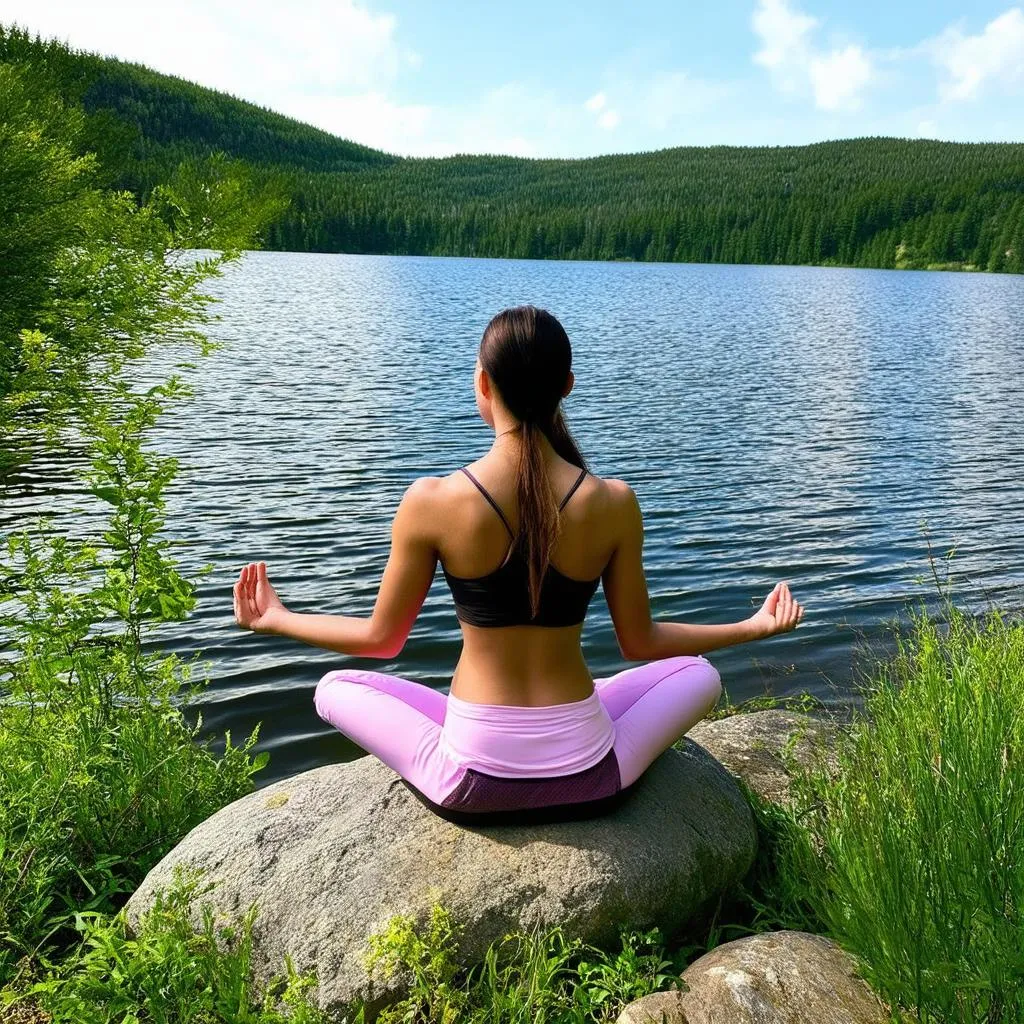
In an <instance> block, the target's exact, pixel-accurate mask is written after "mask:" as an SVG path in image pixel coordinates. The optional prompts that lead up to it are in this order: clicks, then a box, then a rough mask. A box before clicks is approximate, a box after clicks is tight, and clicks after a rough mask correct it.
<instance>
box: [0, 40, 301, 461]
mask: <svg viewBox="0 0 1024 1024" xmlns="http://www.w3.org/2000/svg"><path fill="white" fill-rule="evenodd" d="M11 38H12V37H11V36H10V35H7V34H5V31H4V30H3V29H2V28H0V61H2V60H3V58H4V56H5V53H6V55H7V56H8V57H9V56H10V53H9V52H6V51H9V50H10V45H9V44H10V41H11ZM5 43H6V44H7V45H6V47H5V45H4V44H5ZM54 45H56V44H54ZM48 52H49V53H50V54H51V56H53V55H55V54H57V53H59V52H64V51H61V50H60V48H59V47H57V48H56V49H53V48H52V47H51V49H50V50H49V51H48ZM74 70H75V69H74V65H73V62H71V61H70V60H65V61H63V62H57V61H55V60H51V61H47V60H44V59H40V60H37V61H25V62H21V63H19V64H17V65H16V66H15V65H11V64H8V63H0V435H2V436H4V438H5V440H7V439H11V441H12V442H13V441H14V440H15V439H18V438H20V437H21V435H23V434H25V433H26V432H27V433H28V434H30V435H35V434H38V433H39V432H40V431H41V430H43V431H46V432H48V439H49V441H50V443H54V442H55V441H56V434H57V432H59V430H60V428H61V427H62V425H63V423H64V418H65V417H66V416H68V415H72V414H73V412H74V410H75V409H77V408H87V407H88V406H89V405H90V403H91V402H92V398H93V391H94V390H95V389H96V388H99V389H100V390H101V391H102V388H103V381H104V380H105V378H106V376H107V374H109V373H116V372H117V370H118V366H119V364H120V363H121V362H123V361H124V360H126V359H134V358H137V357H139V356H141V355H142V354H143V352H145V351H146V349H147V348H148V347H149V346H151V345H153V344H154V343H156V342H159V341H161V340H173V341H176V342H179V343H180V342H181V341H184V340H187V341H191V342H192V343H194V344H198V345H200V346H202V345H203V344H205V339H204V338H203V336H202V335H201V333H200V332H199V328H200V327H201V326H202V325H204V324H205V323H208V322H209V320H210V319H211V315H210V312H209V307H210V303H211V299H210V297H209V296H208V295H206V294H204V293H203V292H201V291H200V290H199V287H200V285H201V284H202V282H203V281H205V280H207V279H208V278H210V277H211V276H215V275H216V274H218V273H219V272H220V270H221V267H222V266H223V265H224V263H225V262H226V261H227V260H229V259H231V258H232V256H233V255H234V254H235V251H236V250H237V248H239V247H241V246H243V245H248V244H252V243H253V241H254V240H255V238H256V237H257V234H258V231H259V229H260V228H261V227H262V225H263V224H264V223H265V222H266V221H268V220H270V219H273V218H275V217H277V216H279V215H280V212H281V210H282V209H283V199H282V197H281V194H280V191H279V190H277V189H275V188H274V187H273V186H267V187H263V186H260V185H257V183H256V182H255V179H254V176H253V173H252V171H251V170H250V169H249V168H248V167H247V166H245V165H243V164H242V163H240V162H239V161H231V160H228V159H227V158H225V157H224V156H223V155H218V154H207V155H205V156H204V157H203V158H202V159H198V158H197V159H191V160H189V161H187V162H185V163H182V164H180V165H179V164H174V165H166V166H164V167H163V169H162V173H163V177H162V178H161V180H160V182H159V184H157V185H155V186H154V188H153V189H152V192H153V195H152V196H151V199H150V202H148V203H147V204H144V205H141V206H140V204H139V202H138V201H137V199H136V198H135V197H134V196H133V195H132V194H131V193H129V192H117V191H112V190H110V189H109V188H107V187H105V182H104V174H103V169H102V167H101V166H100V165H99V163H98V161H97V158H96V155H95V153H93V152H90V151H89V150H88V148H87V147H88V144H89V142H90V141H91V140H92V139H94V138H95V136H96V124H95V122H94V121H90V118H89V117H88V115H86V113H85V112H84V110H83V109H82V108H81V107H80V106H79V105H77V104H76V102H75V100H74V95H75V92H76V79H75V76H74V74H73V72H74ZM107 134H108V135H110V134H111V133H110V132H107ZM113 134H115V135H116V133H113ZM199 246H205V247H211V248H217V249H221V250H223V251H222V252H220V253H216V254H210V255H205V256H195V255H192V256H186V254H185V253H184V252H183V251H182V250H183V249H184V248H186V247H199ZM15 447H16V446H15V444H14V443H11V444H4V445H3V447H2V451H0V473H2V472H3V470H4V468H5V467H4V465H3V461H4V460H5V459H6V460H10V459H11V458H12V454H13V451H14V449H15Z"/></svg>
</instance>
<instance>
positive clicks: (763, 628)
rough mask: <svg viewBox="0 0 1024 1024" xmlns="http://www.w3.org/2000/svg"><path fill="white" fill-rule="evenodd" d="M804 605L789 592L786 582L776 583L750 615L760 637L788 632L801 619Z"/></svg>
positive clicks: (794, 627)
mask: <svg viewBox="0 0 1024 1024" xmlns="http://www.w3.org/2000/svg"><path fill="white" fill-rule="evenodd" d="M803 618H804V606H803V605H802V604H800V603H799V602H798V601H797V599H796V598H795V597H794V596H793V595H792V594H791V593H790V591H789V584H788V583H776V584H775V589H774V590H773V591H772V592H771V593H770V594H769V595H768V596H767V597H766V598H765V599H764V604H762V605H761V608H760V610H759V611H758V612H756V613H755V614H754V615H752V616H751V617H750V620H749V621H750V622H751V623H752V624H753V626H754V629H755V630H756V632H757V636H758V637H760V638H764V637H768V636H775V634H776V633H788V632H789V631H790V630H791V629H796V627H797V626H798V625H799V624H800V623H801V622H802V621H803Z"/></svg>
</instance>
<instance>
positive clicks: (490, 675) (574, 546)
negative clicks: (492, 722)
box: [434, 453, 619, 706]
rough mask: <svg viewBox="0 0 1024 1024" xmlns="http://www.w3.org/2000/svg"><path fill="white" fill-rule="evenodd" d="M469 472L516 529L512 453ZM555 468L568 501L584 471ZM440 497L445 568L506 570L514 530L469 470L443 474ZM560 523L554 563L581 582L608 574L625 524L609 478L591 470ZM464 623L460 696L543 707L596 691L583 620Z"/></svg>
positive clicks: (468, 572)
mask: <svg viewBox="0 0 1024 1024" xmlns="http://www.w3.org/2000/svg"><path fill="white" fill-rule="evenodd" d="M469 469H470V470H471V471H472V473H473V475H474V476H475V477H476V478H477V479H478V480H479V481H480V483H481V484H483V485H484V487H486V489H487V491H488V492H489V493H490V495H491V497H492V498H493V499H494V500H495V501H496V502H497V503H498V505H499V506H500V507H501V510H502V512H503V513H504V515H505V517H506V518H507V519H508V521H509V524H510V525H511V527H512V528H513V530H515V529H516V528H517V527H518V518H517V515H518V513H517V508H516V505H517V501H516V486H515V475H514V470H513V468H512V463H511V460H510V459H509V458H508V456H507V455H502V454H498V453H488V455H486V456H484V458H482V459H480V460H479V461H477V462H475V463H473V464H471V466H470V467H469ZM547 469H548V480H549V482H550V484H551V488H552V491H553V493H554V494H555V496H556V498H557V499H559V500H560V499H561V497H562V496H563V495H565V494H567V493H568V492H569V491H570V489H571V488H572V486H573V484H574V483H575V482H576V479H577V477H578V476H579V468H578V467H577V466H574V465H572V464H571V463H569V462H566V461H565V460H563V459H560V458H558V457H557V456H554V457H553V458H552V459H551V460H550V461H549V463H548V466H547ZM434 499H435V502H436V508H437V515H436V518H435V519H434V521H435V523H436V527H437V535H436V542H435V543H436V548H437V553H438V557H439V559H440V561H441V562H442V563H443V564H444V566H445V568H447V569H448V571H449V572H451V573H453V574H455V575H457V576H462V577H472V578H475V577H481V576H485V575H487V574H488V573H491V572H493V571H494V570H495V569H497V568H498V566H499V565H500V564H501V563H502V561H503V559H504V557H505V555H506V553H507V551H508V547H509V535H508V532H507V530H506V528H505V526H504V524H503V523H502V521H501V519H500V518H499V516H498V515H497V513H496V512H495V510H494V509H493V508H492V507H491V506H490V504H489V503H488V502H487V500H486V498H485V497H484V496H483V495H482V494H481V493H480V491H479V490H478V489H477V488H476V487H475V486H474V485H473V483H472V482H471V481H470V480H469V479H468V478H467V477H466V476H465V474H463V473H460V472H457V473H453V474H451V475H450V476H448V477H444V478H443V479H441V480H438V481H437V487H436V488H435V490H434ZM560 522H561V529H560V534H559V538H558V541H557V543H556V545H555V547H554V550H553V552H552V557H551V562H552V565H553V566H554V567H555V568H556V569H558V570H559V571H560V572H561V573H563V574H564V575H566V576H568V577H570V578H572V579H577V580H593V579H596V578H598V577H600V576H602V574H603V573H604V571H605V568H606V566H607V565H608V561H609V559H610V557H611V555H612V553H613V551H614V549H615V546H616V539H617V536H618V529H619V527H618V517H617V515H616V502H615V501H614V497H613V495H612V493H611V489H610V488H609V482H607V481H605V480H602V479H601V478H600V477H595V476H593V475H591V474H588V475H587V476H586V477H584V479H583V482H582V483H581V484H580V486H579V487H578V489H577V490H576V491H575V493H574V494H573V495H572V497H571V500H570V501H569V502H568V504H567V505H566V506H565V508H564V509H563V511H562V512H561V514H560ZM460 625H461V628H462V635H463V650H462V655H461V657H460V659H459V662H458V664H457V665H456V668H455V673H454V675H453V677H452V688H451V692H452V693H453V694H454V695H455V696H456V697H460V698H462V699H463V700H469V701H474V702H477V703H484V704H512V705H521V706H538V705H549V704H560V703H569V702H572V701H577V700H583V699H584V698H585V697H587V696H589V695H590V693H592V692H593V688H594V684H593V677H592V676H591V674H590V671H589V669H588V668H587V665H586V662H585V661H584V658H583V652H582V649H581V647H580V634H581V632H582V626H581V625H579V626H563V627H551V626H503V627H489V628H481V627H477V626H473V625H470V624H469V623H466V622H462V623H460Z"/></svg>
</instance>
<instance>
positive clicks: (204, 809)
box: [0, 380, 266, 983]
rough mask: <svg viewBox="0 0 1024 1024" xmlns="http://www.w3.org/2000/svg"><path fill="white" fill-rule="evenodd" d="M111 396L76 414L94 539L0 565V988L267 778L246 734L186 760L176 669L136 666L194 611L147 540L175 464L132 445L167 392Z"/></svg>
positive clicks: (39, 532) (159, 518)
mask: <svg viewBox="0 0 1024 1024" xmlns="http://www.w3.org/2000/svg"><path fill="white" fill-rule="evenodd" d="M109 390H110V398H109V402H108V403H107V404H102V403H101V404H100V405H97V406H95V407H94V408H93V410H92V411H91V412H89V413H88V414H87V424H88V435H89V436H90V437H91V438H92V446H93V460H92V468H91V471H90V472H89V474H88V482H89V488H90V491H91V493H92V494H93V495H94V496H95V497H96V498H98V499H100V500H101V501H102V502H105V503H107V504H108V505H109V507H110V515H109V519H108V521H107V524H106V528H105V530H104V531H103V533H102V536H100V537H94V538H84V539H72V538H70V537H68V536H63V535H61V534H59V533H57V532H55V531H54V530H53V529H52V527H47V525H46V524H40V525H39V526H37V527H36V528H35V529H34V530H32V531H27V530H26V531H24V532H22V533H20V534H18V535H14V536H11V537H10V538H9V539H8V541H7V545H6V552H5V556H6V557H5V560H4V561H3V562H2V563H0V599H4V598H5V599H6V600H2V601H0V631H2V632H3V634H4V635H5V636H6V637H7V638H8V650H9V651H10V654H11V656H10V657H9V658H8V659H7V660H6V661H4V662H2V663H0V684H2V688H3V691H4V698H3V701H2V703H0V936H2V939H3V944H2V946H0V983H3V982H4V981H6V980H8V978H9V977H10V974H11V972H12V970H13V964H14V961H15V959H17V957H19V956H22V955H25V954H32V953H34V952H35V951H37V950H38V948H39V947H40V945H44V944H46V943H47V942H52V941H57V940H60V938H61V935H60V932H61V930H62V929H64V930H66V929H68V928H69V927H70V925H71V923H72V921H73V920H74V917H75V915H76V914H80V913H82V912H87V911H100V910H102V911H109V910H111V909H114V908H116V906H117V905H118V903H119V901H120V899H121V898H122V897H123V894H124V893H126V892H130V891H131V890H132V889H134V887H135V886H136V885H137V884H138V882H139V881H140V880H141V878H142V876H143V874H144V873H145V872H146V871H147V870H148V868H149V867H150V866H151V865H152V864H153V863H154V862H155V861H156V860H157V859H158V858H159V857H161V856H162V855H163V854H164V853H166V852H167V850H168V849H170V847H171V846H173V845H174V843H176V842H177V841H178V840H179V839H180V838H181V836H182V835H183V834H184V833H185V832H187V831H188V830H189V829H190V828H191V827H192V826H194V825H196V824H197V823H198V822H200V821H202V820H203V819H204V818H206V817H208V816H209V815H210V814H212V813H213V812H214V811H216V810H217V809H219V808H220V807H221V806H223V805H224V804H225V803H227V802H229V801H231V800H233V799H235V798H237V797H238V796H241V795H242V794H243V793H245V792H247V791H249V790H250V789H251V788H252V781H251V776H252V775H253V774H254V773H255V772H256V771H258V770H259V769H260V768H261V767H262V766H263V764H264V763H265V761H266V755H265V754H263V755H260V756H259V757H255V758H254V757H252V756H251V753H250V752H251V748H252V746H253V744H254V742H255V740H256V733H255V731H254V732H253V734H252V735H250V736H249V737H248V738H247V739H246V740H245V742H244V743H243V744H242V745H241V746H233V745H232V743H231V740H230V736H229V737H228V738H227V743H226V748H225V750H224V753H223V754H222V755H221V756H219V757H217V756H215V755H214V754H213V753H212V752H211V751H210V749H209V747H208V746H207V745H203V744H200V743H198V742H197V739H196V737H197V733H198V731H199V728H200V725H201V723H199V724H196V725H194V726H193V725H190V724H189V723H188V722H187V721H186V719H185V717H184V716H183V714H182V710H181V707H182V701H183V698H186V697H188V696H189V695H191V694H192V693H193V692H194V690H195V687H194V686H192V685H191V671H190V670H191V666H190V665H189V664H186V663H183V662H182V661H180V659H178V658H177V657H175V656H173V655H165V654H163V653H161V652H160V651H158V650H157V651H153V650H149V649H148V648H149V647H150V646H151V645H149V644H148V640H149V637H150V633H151V632H152V631H153V629H155V628H156V627H157V626H158V625H159V624H160V623H162V622H168V621H174V620H178V619H182V618H184V617H185V616H186V615H187V613H188V611H189V610H190V609H191V608H192V607H193V604H194V600H195V599H194V594H193V590H194V588H193V585H192V584H191V583H190V582H189V581H187V580H185V579H184V578H182V577H181V576H180V575H179V574H178V572H177V570H176V569H175V567H174V563H173V561H172V559H171V552H170V542H169V541H168V540H166V539H165V538H163V537H161V530H162V528H163V525H164V520H163V508H164V491H165V489H166V487H167V485H168V484H169V483H170V481H171V480H172V478H173V475H174V471H175V464H174V461H173V460H171V459H168V458H165V457H162V456H160V455H158V454H156V453H154V452H151V451H148V450H147V449H146V448H145V447H144V445H143V441H144V438H145V434H146V431H147V429H148V428H149V427H150V426H151V425H152V424H153V422H154V421H155V419H156V417H157V416H158V415H159V414H160V412H161V411H162V409H163V408H164V406H165V404H166V403H167V402H169V401H171V400H174V399H176V398H178V397H180V395H181V393H182V389H181V388H180V387H179V386H178V385H177V383H176V382H174V381H173V380H172V381H170V382H168V383H166V384H163V385H158V386H156V387H153V388H151V389H150V390H149V391H147V392H145V393H144V394H134V393H132V392H131V391H129V390H128V389H127V388H126V387H124V386H123V385H119V384H118V383H117V382H116V381H111V382H110V386H109ZM65 937H66V936H65Z"/></svg>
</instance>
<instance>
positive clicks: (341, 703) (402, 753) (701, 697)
mask: <svg viewBox="0 0 1024 1024" xmlns="http://www.w3.org/2000/svg"><path fill="white" fill-rule="evenodd" d="M594 688H595V690H596V692H597V695H598V698H599V700H600V701H601V702H602V703H603V704H604V706H605V708H606V709H607V711H608V715H609V717H610V718H611V720H612V723H613V725H614V727H615V741H614V744H613V747H612V749H613V750H614V752H615V757H616V760H617V762H618V765H619V775H620V778H621V781H622V787H623V788H625V787H626V786H629V785H631V784H632V783H633V782H635V781H636V780H637V779H638V778H640V776H641V775H642V774H643V772H644V771H645V770H646V769H647V767H648V766H649V765H650V764H651V762H652V761H654V759H655V758H656V757H657V756H658V755H659V754H661V753H662V751H664V750H667V749H668V748H669V747H670V746H671V745H672V744H673V743H674V742H675V741H676V740H678V739H679V738H680V737H681V736H683V735H684V734H685V733H686V732H688V731H689V730H690V729H692V728H693V726H694V725H696V724H697V722H699V721H700V720H701V719H702V718H703V717H704V716H705V715H706V714H707V713H708V712H709V711H710V710H711V709H712V708H713V707H714V706H715V704H716V703H717V702H718V698H719V696H720V695H721V692H722V687H721V681H720V678H719V675H718V672H717V671H716V669H715V668H714V666H712V665H711V663H710V662H708V661H707V660H706V659H704V658H702V657H690V656H684V657H678V658H665V659H663V660H661V661H652V662H649V663H647V664H645V665H638V666H636V667H634V668H628V669H625V670H624V671H622V672H619V673H617V674H616V675H614V676H611V677H610V678H607V679H595V680H594ZM447 700H448V698H447V696H446V695H445V694H443V693H440V692H439V691H437V690H434V689H431V688H430V687H429V686H424V685H423V684H421V683H414V682H411V681H410V680H408V679H402V678H400V677H398V676H390V675H385V674H384V673H382V672H365V671H360V670H356V669H340V670H335V671H332V672H328V673H327V674H326V675H325V676H324V677H323V678H322V679H321V680H320V682H319V683H318V684H317V687H316V694H315V696H314V704H315V706H316V710H317V714H319V716H320V717H321V718H322V719H323V720H324V721H325V722H328V723H330V724H331V725H333V726H334V728H335V729H337V730H338V731H339V732H341V733H344V734H345V735H346V736H348V737H349V738H350V739H351V740H353V741H354V742H356V743H358V744H359V746H361V747H362V748H363V749H364V750H366V751H368V752H369V753H371V754H374V755H375V756H376V757H378V758H379V759H380V760H381V761H383V762H384V763H385V764H386V765H388V767H390V768H392V769H394V770H395V771H396V772H398V774H399V775H401V776H402V778H404V779H405V780H406V781H407V782H410V783H411V784H412V785H413V786H415V787H416V789H418V790H419V791H420V792H421V793H422V794H423V795H424V796H426V797H427V798H428V799H430V800H432V801H433V802H435V803H437V804H440V803H441V802H442V801H443V800H444V798H445V797H446V796H447V795H448V794H449V793H451V792H452V791H453V790H454V789H455V788H456V787H457V786H458V784H459V782H460V781H461V780H462V777H463V775H464V774H465V770H466V769H465V767H464V766H463V765H460V764H457V763H456V762H454V761H452V760H451V758H449V757H448V756H447V755H446V754H444V753H443V752H442V751H441V749H440V748H439V746H438V740H439V738H440V734H441V727H442V725H443V724H444V716H445V710H446V708H447Z"/></svg>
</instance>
